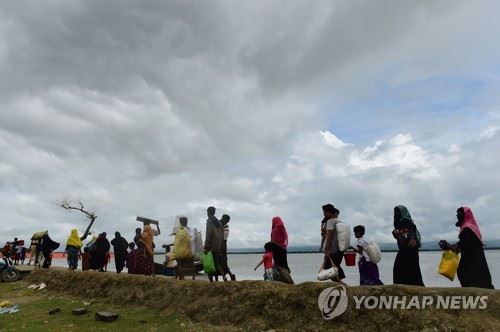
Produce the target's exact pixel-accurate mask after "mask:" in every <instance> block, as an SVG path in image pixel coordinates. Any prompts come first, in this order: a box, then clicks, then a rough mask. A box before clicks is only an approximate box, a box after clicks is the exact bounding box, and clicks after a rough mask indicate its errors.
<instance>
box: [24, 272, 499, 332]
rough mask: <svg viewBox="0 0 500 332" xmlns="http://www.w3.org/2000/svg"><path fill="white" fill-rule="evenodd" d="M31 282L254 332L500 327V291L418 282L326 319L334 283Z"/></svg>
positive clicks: (84, 277)
mask: <svg viewBox="0 0 500 332" xmlns="http://www.w3.org/2000/svg"><path fill="white" fill-rule="evenodd" d="M25 280H27V281H29V282H33V283H34V282H45V283H46V284H47V285H48V290H49V291H50V292H56V293H60V294H68V295H71V296H77V297H79V298H82V299H88V300H98V301H104V302H107V303H111V304H120V303H121V304H127V305H130V304H132V305H139V306H145V307H150V308H154V309H159V310H162V311H163V312H164V313H166V314H172V313H175V314H180V315H183V316H185V317H186V318H188V319H190V320H192V321H195V322H202V323H208V324H213V325H226V326H234V327H242V328H245V329H247V330H249V331H267V330H275V331H324V330H325V329H333V328H334V329H335V330H336V331H402V330H406V331H483V330H488V331H498V330H500V291H495V290H483V289H474V288H469V289H462V288H422V287H411V286H396V285H391V286H373V287H347V295H348V297H349V298H350V300H349V304H348V307H347V310H346V312H345V313H344V314H343V315H341V316H339V317H336V318H334V319H333V320H324V319H323V318H322V316H321V312H320V311H319V309H318V296H319V294H320V293H321V292H322V291H323V290H324V289H325V288H327V287H331V286H334V285H335V284H334V283H314V282H310V283H303V284H299V285H286V284H282V283H278V282H271V283H270V282H264V281H239V282H227V283H222V282H221V283H214V284H210V283H207V282H206V281H190V280H185V281H178V280H172V279H166V278H158V277H154V278H153V277H146V276H130V275H117V274H111V273H98V272H85V273H83V272H70V271H62V270H59V269H58V270H36V271H33V272H32V273H30V274H29V275H28V276H27V277H26V278H25ZM363 295H364V296H371V295H375V296H383V295H386V296H387V295H397V296H412V295H418V296H429V295H433V296H437V295H441V296H452V295H460V296H466V295H472V296H480V295H482V296H487V297H488V301H487V302H488V307H487V309H485V310H478V309H476V310H461V309H458V310H452V309H448V310H444V309H439V310H438V309H436V308H430V309H425V310H418V309H413V310H400V309H396V310H387V309H374V310H368V309H365V308H361V309H356V307H355V303H354V301H353V300H352V298H353V296H363Z"/></svg>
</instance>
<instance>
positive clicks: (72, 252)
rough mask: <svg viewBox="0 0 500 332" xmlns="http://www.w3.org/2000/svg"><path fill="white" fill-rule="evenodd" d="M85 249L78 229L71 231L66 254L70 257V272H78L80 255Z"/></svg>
mask: <svg viewBox="0 0 500 332" xmlns="http://www.w3.org/2000/svg"><path fill="white" fill-rule="evenodd" d="M82 247H83V243H82V240H80V236H78V231H77V230H76V229H72V230H71V235H70V236H69V237H68V241H66V250H65V251H66V254H67V255H68V266H69V269H70V270H76V269H77V268H78V257H79V255H80V249H81V248H82Z"/></svg>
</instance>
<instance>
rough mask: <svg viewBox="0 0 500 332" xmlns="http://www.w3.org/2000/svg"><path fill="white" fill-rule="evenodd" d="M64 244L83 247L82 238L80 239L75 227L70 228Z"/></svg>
mask: <svg viewBox="0 0 500 332" xmlns="http://www.w3.org/2000/svg"><path fill="white" fill-rule="evenodd" d="M66 244H67V245H69V246H74V247H77V248H81V247H83V243H82V240H80V237H79V236H78V231H77V230H76V229H72V230H71V235H70V236H69V237H68V241H66Z"/></svg>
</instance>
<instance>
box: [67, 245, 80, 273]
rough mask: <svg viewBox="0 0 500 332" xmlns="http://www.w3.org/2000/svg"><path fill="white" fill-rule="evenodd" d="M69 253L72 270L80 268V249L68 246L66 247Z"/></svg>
mask: <svg viewBox="0 0 500 332" xmlns="http://www.w3.org/2000/svg"><path fill="white" fill-rule="evenodd" d="M66 252H67V253H68V266H69V268H70V269H72V270H76V269H77V268H78V254H80V249H79V248H77V247H74V246H68V247H67V249H66Z"/></svg>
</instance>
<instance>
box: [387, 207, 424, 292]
mask: <svg viewBox="0 0 500 332" xmlns="http://www.w3.org/2000/svg"><path fill="white" fill-rule="evenodd" d="M392 235H393V236H394V238H395V239H396V240H397V242H398V249H399V250H398V254H397V255H396V260H395V261H394V269H393V279H394V280H393V282H394V283H395V284H406V285H415V286H424V282H423V281H422V272H421V271H420V263H419V257H418V251H419V248H420V233H419V232H418V229H417V226H416V225H415V223H414V222H413V219H412V218H411V215H410V212H409V211H408V209H407V208H406V207H405V206H403V205H398V206H396V207H395V208H394V230H393V231H392Z"/></svg>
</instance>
